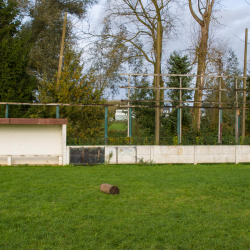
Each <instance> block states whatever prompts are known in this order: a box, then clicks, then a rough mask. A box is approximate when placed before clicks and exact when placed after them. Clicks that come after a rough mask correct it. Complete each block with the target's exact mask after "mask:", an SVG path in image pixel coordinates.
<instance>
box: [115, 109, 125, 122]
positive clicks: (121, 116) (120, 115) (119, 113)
mask: <svg viewBox="0 0 250 250" xmlns="http://www.w3.org/2000/svg"><path fill="white" fill-rule="evenodd" d="M115 120H116V121H127V120H128V110H125V109H117V110H116V112H115Z"/></svg>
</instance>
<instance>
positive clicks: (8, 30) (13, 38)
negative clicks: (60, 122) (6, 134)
mask: <svg viewBox="0 0 250 250" xmlns="http://www.w3.org/2000/svg"><path fill="white" fill-rule="evenodd" d="M28 39H29V34H27V32H26V31H25V30H23V29H22V27H21V18H20V16H19V11H18V9H17V5H16V2H15V1H11V0H10V1H7V2H5V1H1V2H0V100H1V101H2V102H3V101H5V102H32V101H33V100H34V99H35V98H34V91H35V89H36V79H35V77H31V76H30V75H29V73H28V54H29V51H30V44H29V43H28ZM25 110H27V107H25V106H22V107H16V106H15V107H11V108H10V111H9V116H10V117H21V116H22V115H23V114H22V111H25ZM0 115H1V117H3V116H4V110H3V107H1V109H0Z"/></svg>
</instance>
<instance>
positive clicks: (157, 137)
mask: <svg viewBox="0 0 250 250" xmlns="http://www.w3.org/2000/svg"><path fill="white" fill-rule="evenodd" d="M160 36H161V26H160V20H158V22H157V49H156V50H157V57H156V74H158V75H157V76H156V79H155V80H156V88H157V89H156V109H155V144H156V145H159V144H160V89H159V87H160V74H161V50H160V48H161V40H160V38H161V37H160Z"/></svg>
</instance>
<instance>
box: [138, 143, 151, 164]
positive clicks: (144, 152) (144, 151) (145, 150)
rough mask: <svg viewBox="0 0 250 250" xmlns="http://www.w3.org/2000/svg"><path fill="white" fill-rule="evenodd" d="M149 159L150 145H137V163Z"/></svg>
mask: <svg viewBox="0 0 250 250" xmlns="http://www.w3.org/2000/svg"><path fill="white" fill-rule="evenodd" d="M140 160H143V161H144V162H147V161H148V162H150V161H151V146H137V163H139V161H140Z"/></svg>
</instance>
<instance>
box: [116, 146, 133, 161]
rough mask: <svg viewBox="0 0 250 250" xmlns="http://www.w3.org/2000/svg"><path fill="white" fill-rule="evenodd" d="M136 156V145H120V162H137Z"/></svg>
mask: <svg viewBox="0 0 250 250" xmlns="http://www.w3.org/2000/svg"><path fill="white" fill-rule="evenodd" d="M135 156H136V150H135V146H134V147H133V146H124V147H122V146H120V147H118V163H121V164H122V163H136V161H135Z"/></svg>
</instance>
